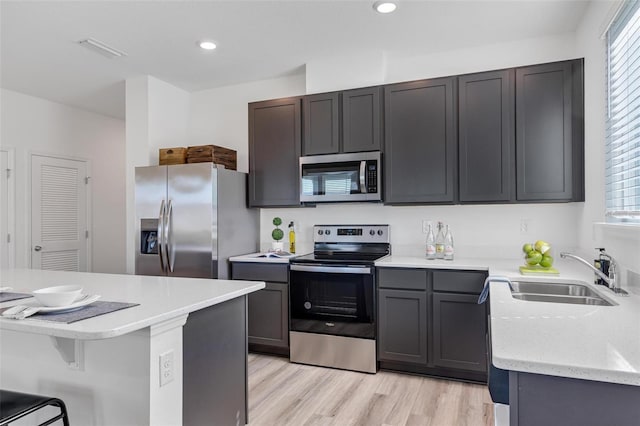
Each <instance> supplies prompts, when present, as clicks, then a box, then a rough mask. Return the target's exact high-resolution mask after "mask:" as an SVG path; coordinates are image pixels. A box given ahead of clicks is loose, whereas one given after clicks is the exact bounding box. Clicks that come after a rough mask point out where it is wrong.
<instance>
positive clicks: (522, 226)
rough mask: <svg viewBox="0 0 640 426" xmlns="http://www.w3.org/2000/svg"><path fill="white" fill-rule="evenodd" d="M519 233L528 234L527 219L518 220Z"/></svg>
mask: <svg viewBox="0 0 640 426" xmlns="http://www.w3.org/2000/svg"><path fill="white" fill-rule="evenodd" d="M520 233H521V234H528V233H529V219H520Z"/></svg>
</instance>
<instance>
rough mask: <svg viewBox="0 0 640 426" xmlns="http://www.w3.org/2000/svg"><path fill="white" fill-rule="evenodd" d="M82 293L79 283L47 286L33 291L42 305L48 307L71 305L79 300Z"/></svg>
mask: <svg viewBox="0 0 640 426" xmlns="http://www.w3.org/2000/svg"><path fill="white" fill-rule="evenodd" d="M80 293H82V287H81V286H79V285H60V286H55V287H45V288H40V289H38V290H34V291H33V292H32V294H33V296H34V297H35V298H36V299H37V300H38V302H40V304H41V305H43V306H47V307H58V306H69V305H71V304H72V303H73V302H74V300H77V299H78V297H80Z"/></svg>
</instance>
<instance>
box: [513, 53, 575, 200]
mask: <svg viewBox="0 0 640 426" xmlns="http://www.w3.org/2000/svg"><path fill="white" fill-rule="evenodd" d="M582 67H583V61H582V60H581V59H580V60H574V61H563V62H555V63H549V64H542V65H533V66H529V67H522V68H517V69H516V152H517V160H516V170H517V200H518V201H584V170H583V168H584V106H583V92H584V88H583V71H582Z"/></svg>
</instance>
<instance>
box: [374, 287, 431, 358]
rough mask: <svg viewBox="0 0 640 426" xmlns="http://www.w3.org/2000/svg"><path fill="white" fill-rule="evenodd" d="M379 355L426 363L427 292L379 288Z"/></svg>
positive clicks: (379, 356)
mask: <svg viewBox="0 0 640 426" xmlns="http://www.w3.org/2000/svg"><path fill="white" fill-rule="evenodd" d="M378 297H379V299H378V318H379V321H378V359H379V360H380V361H401V362H409V363H413V364H423V365H426V363H427V293H426V292H424V291H407V290H386V289H384V290H379V291H378Z"/></svg>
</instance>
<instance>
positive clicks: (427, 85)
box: [384, 77, 458, 204]
mask: <svg viewBox="0 0 640 426" xmlns="http://www.w3.org/2000/svg"><path fill="white" fill-rule="evenodd" d="M454 92H455V77H447V78H438V79H433V80H421V81H414V82H409V83H399V84H392V85H388V86H386V87H385V92H384V104H385V108H384V128H385V131H384V134H385V140H384V154H385V160H384V182H385V189H384V190H385V197H384V199H385V203H386V204H420V203H441V204H451V203H453V202H455V201H456V193H455V190H456V186H457V185H456V177H457V174H458V173H457V167H456V163H457V137H456V126H455V123H456V119H455V115H454V114H455V110H456V108H455V97H454Z"/></svg>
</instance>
